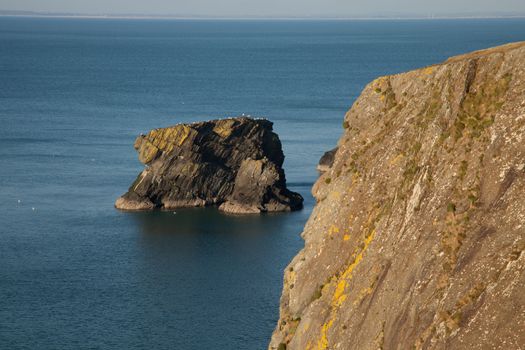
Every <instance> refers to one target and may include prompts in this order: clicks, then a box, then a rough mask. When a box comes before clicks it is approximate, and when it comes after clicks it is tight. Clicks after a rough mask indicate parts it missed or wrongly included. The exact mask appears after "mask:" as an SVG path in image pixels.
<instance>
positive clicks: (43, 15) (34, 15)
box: [0, 12, 525, 21]
mask: <svg viewBox="0 0 525 350" xmlns="http://www.w3.org/2000/svg"><path fill="white" fill-rule="evenodd" d="M0 17H21V18H71V19H134V20H198V21H235V20H237V21H396V20H400V21H403V20H468V19H472V20H475V19H523V18H525V14H520V15H479V16H474V15H472V16H467V15H465V16H407V17H403V16H391V17H389V16H384V17H382V16H378V17H205V16H160V15H159V16H156V15H90V14H85V15H84V14H53V13H50V14H46V13H1V12H0Z"/></svg>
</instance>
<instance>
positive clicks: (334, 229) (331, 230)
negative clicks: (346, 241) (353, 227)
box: [328, 225, 339, 236]
mask: <svg viewBox="0 0 525 350" xmlns="http://www.w3.org/2000/svg"><path fill="white" fill-rule="evenodd" d="M334 233H339V227H337V226H335V225H332V226H330V228H329V229H328V235H329V236H331V235H333V234H334Z"/></svg>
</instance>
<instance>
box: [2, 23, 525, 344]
mask: <svg viewBox="0 0 525 350" xmlns="http://www.w3.org/2000/svg"><path fill="white" fill-rule="evenodd" d="M518 40H525V20H518V19H514V20H433V21H353V22H352V21H332V22H330V21H163V20H155V21H150V20H93V19H36V18H0V122H1V127H0V348H1V349H102V348H103V349H150V348H151V349H264V348H265V347H266V345H267V343H268V340H269V338H270V335H271V332H272V330H273V328H274V325H275V323H276V320H277V317H278V303H279V296H280V292H281V284H282V270H283V269H284V267H285V266H286V264H287V263H288V262H289V261H290V259H291V258H292V257H293V256H294V255H295V254H296V253H297V251H298V250H299V249H300V248H301V247H302V245H303V241H302V239H301V238H300V235H299V234H300V232H301V230H302V227H303V225H304V223H305V221H306V219H307V217H308V215H309V213H310V211H311V209H312V206H313V199H312V198H311V196H310V195H309V191H310V187H311V185H312V183H313V182H314V181H315V179H316V177H317V173H316V171H315V164H316V162H317V160H318V159H319V157H320V156H321V154H322V152H323V151H325V150H327V149H330V148H331V147H333V146H334V145H335V144H336V142H337V139H338V137H339V135H340V133H341V130H342V128H341V122H342V117H343V115H344V113H345V111H346V110H347V108H348V107H349V106H350V105H351V104H352V102H353V101H354V99H355V98H356V97H357V96H358V94H359V92H360V90H361V89H362V88H363V87H364V85H365V84H366V83H367V82H369V81H370V80H372V79H374V78H375V77H377V76H379V75H384V74H391V73H397V72H401V71H405V70H408V69H411V68H416V67H420V66H424V65H428V64H432V63H437V62H440V61H442V60H444V59H445V58H447V57H448V56H451V55H455V54H459V53H463V52H467V51H471V50H475V49H481V48H485V47H489V46H494V45H498V44H503V43H506V42H510V41H518ZM242 113H245V114H251V115H254V116H264V117H268V118H270V119H271V120H272V121H274V123H275V125H274V127H275V130H276V131H277V132H278V133H279V135H280V137H281V140H282V141H283V147H284V151H285V154H286V157H287V158H286V162H285V170H286V174H287V178H288V182H289V185H290V187H291V189H292V190H295V191H299V192H301V193H302V194H303V196H304V197H305V200H306V201H305V209H304V210H303V211H300V212H296V213H291V214H279V215H265V216H260V217H235V216H225V215H222V214H220V213H218V212H217V211H216V210H214V209H200V210H199V209H193V210H179V211H177V213H176V214H174V213H172V212H152V213H122V212H119V211H116V210H114V209H113V202H114V200H115V198H116V197H117V196H119V195H120V194H122V193H124V192H125V191H126V189H127V187H128V186H129V184H130V183H131V182H132V181H133V179H134V178H135V176H136V175H137V174H138V172H139V171H140V170H141V168H142V166H141V164H140V163H139V162H138V160H137V158H136V154H135V151H134V150H133V147H132V144H133V141H134V139H135V137H136V135H138V134H139V133H141V132H146V131H148V130H150V129H152V128H156V127H162V126H168V125H172V124H175V123H178V122H187V121H197V120H203V119H210V118H215V117H225V116H233V115H239V114H242ZM19 201H20V202H19Z"/></svg>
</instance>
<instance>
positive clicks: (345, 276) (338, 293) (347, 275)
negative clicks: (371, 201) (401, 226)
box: [332, 229, 375, 308]
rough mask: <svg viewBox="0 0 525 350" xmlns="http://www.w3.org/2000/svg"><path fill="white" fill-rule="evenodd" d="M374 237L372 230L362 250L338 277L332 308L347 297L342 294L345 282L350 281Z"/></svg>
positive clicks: (339, 304)
mask: <svg viewBox="0 0 525 350" xmlns="http://www.w3.org/2000/svg"><path fill="white" fill-rule="evenodd" d="M374 236H375V229H373V230H372V231H371V232H370V233H369V235H368V236H367V237H366V238H365V240H364V242H363V243H364V246H363V248H362V249H361V250H360V251H359V253H357V255H356V256H355V259H354V261H353V262H352V263H351V264H350V265H348V267H347V268H346V270H345V271H344V272H343V273H342V274H341V277H339V282H338V283H337V287H336V289H335V292H334V295H333V297H332V307H334V308H335V307H339V306H341V304H342V303H343V302H344V301H345V300H346V298H347V295H346V294H344V292H345V288H346V285H347V283H348V282H347V281H349V280H351V279H352V273H353V271H354V270H355V268H356V267H357V266H358V265H359V263H361V261H362V260H363V254H364V252H365V251H366V250H367V249H368V246H369V245H370V242H372V240H373V239H374Z"/></svg>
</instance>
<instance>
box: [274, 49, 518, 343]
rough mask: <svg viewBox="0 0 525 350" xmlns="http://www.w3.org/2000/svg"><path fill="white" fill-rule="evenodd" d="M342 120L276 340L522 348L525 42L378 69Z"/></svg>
mask: <svg viewBox="0 0 525 350" xmlns="http://www.w3.org/2000/svg"><path fill="white" fill-rule="evenodd" d="M343 127H344V132H343V135H342V136H341V138H340V140H339V143H338V146H339V148H338V151H337V153H336V155H335V161H334V164H333V166H332V167H331V168H330V169H329V170H328V171H327V172H326V173H324V174H323V175H322V176H321V177H320V178H319V180H318V181H317V183H316V184H315V185H314V188H313V194H314V196H315V198H316V199H317V205H316V206H315V208H314V210H313V213H312V215H311V217H310V219H309V220H308V222H307V224H306V226H305V228H304V232H303V234H302V237H303V238H304V240H305V247H304V249H303V250H302V251H301V252H300V253H299V254H298V255H297V256H296V257H295V258H294V259H293V261H292V262H291V263H290V265H289V266H288V267H287V268H286V270H285V276H284V290H283V294H282V297H281V305H280V319H279V322H278V325H277V326H276V329H275V331H274V334H273V337H272V340H271V344H270V348H271V349H277V348H279V349H301V350H303V349H321V350H322V349H359V350H363V349H520V348H523V346H524V345H525V331H524V330H525V273H524V270H525V254H524V253H523V250H524V249H525V200H524V196H525V43H516V44H510V45H506V46H502V47H497V48H493V49H489V50H485V51H480V52H475V53H471V54H467V55H463V56H459V57H455V58H451V59H449V60H448V61H446V62H445V63H443V64H440V65H435V66H431V67H428V68H424V69H420V70H416V71H412V72H408V73H404V74H399V75H394V76H386V77H382V78H379V79H377V80H375V81H373V82H372V83H370V84H369V85H368V86H367V87H366V88H365V89H364V91H363V92H362V95H361V96H360V97H359V99H358V100H357V101H356V102H355V103H354V105H353V107H352V108H351V109H350V111H349V112H348V113H347V114H346V116H345V119H344V123H343Z"/></svg>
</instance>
